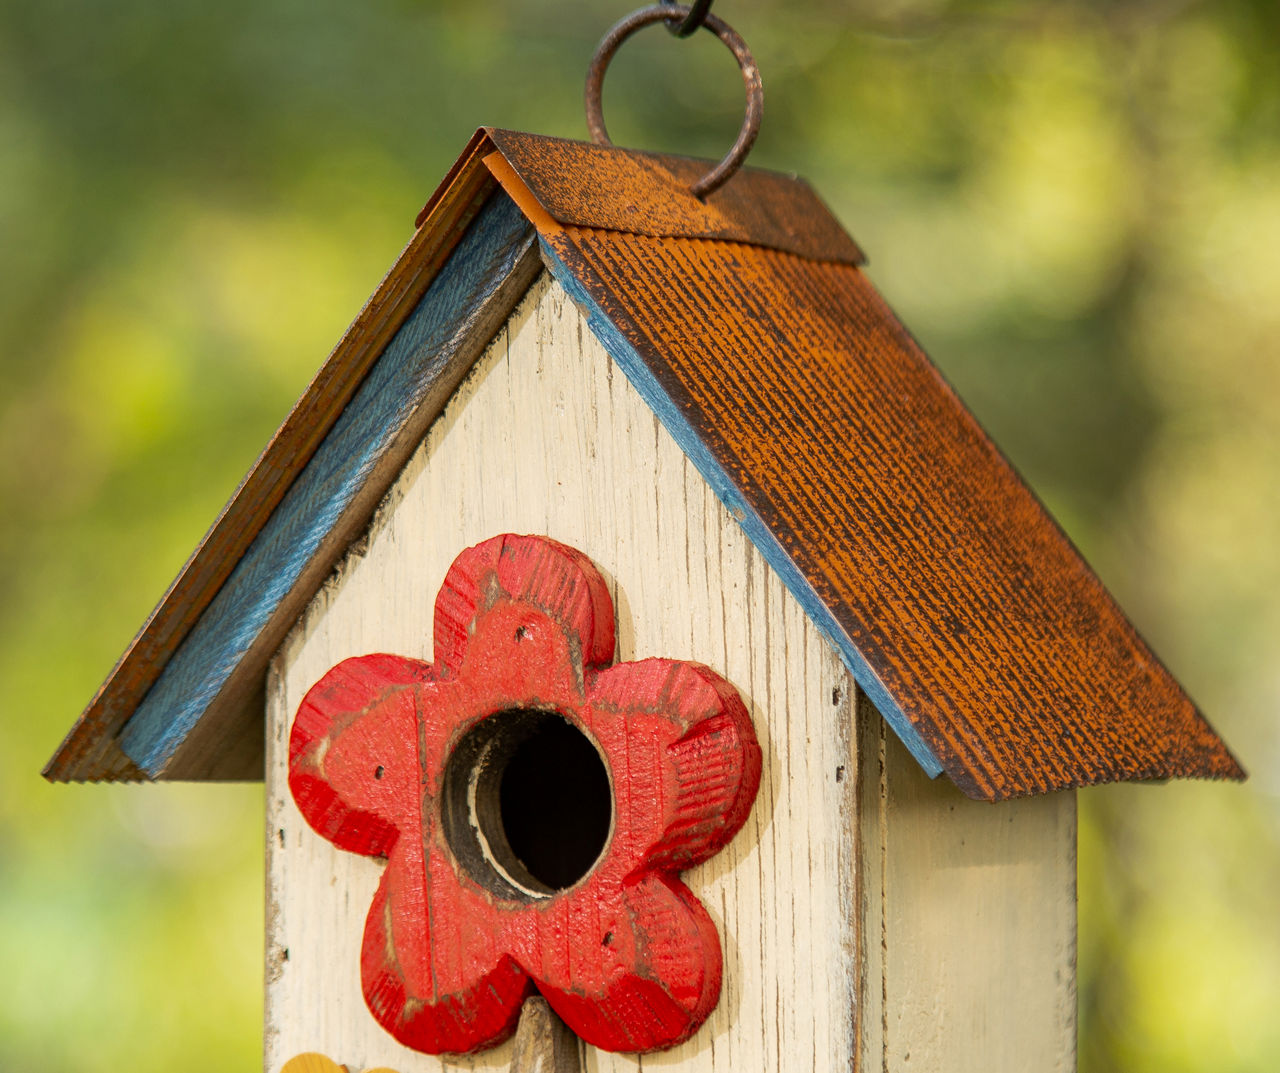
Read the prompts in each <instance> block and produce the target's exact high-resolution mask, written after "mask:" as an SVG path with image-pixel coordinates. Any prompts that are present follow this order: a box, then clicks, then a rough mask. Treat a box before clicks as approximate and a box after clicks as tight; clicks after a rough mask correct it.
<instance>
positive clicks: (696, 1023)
mask: <svg viewBox="0 0 1280 1073" xmlns="http://www.w3.org/2000/svg"><path fill="white" fill-rule="evenodd" d="M434 637H435V662H434V663H427V662H425V661H422V660H414V659H408V658H405V657H402V656H395V655H387V654H378V655H367V656H353V657H351V658H349V659H346V660H343V661H342V662H341V663H339V664H338V665H337V666H336V667H334V668H332V669H331V670H330V671H328V672H327V673H326V674H325V676H324V677H323V678H321V679H320V681H319V682H317V683H316V684H315V685H314V686H313V687H312V688H311V689H310V690H308V692H307V695H306V696H305V697H304V698H303V701H302V704H301V705H300V707H299V708H298V714H297V716H296V717H295V719H294V722H293V729H292V731H291V732H290V739H289V789H290V791H291V793H292V795H293V799H294V802H295V804H297V806H298V808H299V810H300V811H301V812H302V815H303V816H304V817H305V818H306V820H307V822H308V823H309V824H310V826H311V827H312V829H313V830H314V831H315V832H316V833H317V834H319V835H320V836H321V837H323V838H326V839H328V840H329V841H330V842H333V843H334V845H336V846H338V847H339V848H341V849H344V850H347V851H349V852H352V853H359V854H363V855H364V856H369V857H382V858H385V859H386V867H385V870H384V872H383V877H382V882H381V883H380V884H379V887H378V891H377V893H376V894H375V896H374V899H373V904H372V906H371V907H370V909H369V913H368V917H367V919H366V922H365V926H364V942H363V948H362V953H361V982H362V988H363V991H364V997H365V1002H366V1003H367V1004H368V1007H369V1010H370V1012H372V1013H373V1015H374V1017H375V1018H376V1019H377V1021H378V1022H379V1024H381V1025H382V1026H383V1027H384V1028H385V1029H386V1030H387V1031H388V1032H390V1033H391V1035H393V1036H394V1037H395V1038H396V1039H397V1040H399V1041H400V1042H401V1043H404V1044H405V1045H406V1046H408V1047H411V1048H412V1049H414V1050H418V1051H425V1052H427V1053H431V1054H442V1053H455V1054H463V1053H474V1052H476V1051H481V1050H486V1049H488V1048H489V1047H491V1046H493V1045H494V1044H495V1043H497V1042H500V1041H502V1040H504V1039H506V1038H507V1037H508V1036H510V1035H511V1033H512V1031H513V1030H514V1029H515V1026H516V1022H517V1019H518V1017H519V1015H520V1010H521V1006H522V1005H523V1002H524V999H525V998H526V996H527V995H528V994H529V992H530V990H531V989H532V987H533V986H535V985H536V987H537V988H538V990H539V991H541V992H542V994H543V995H544V996H545V997H546V999H547V1000H548V1001H549V1002H550V1003H551V1005H552V1007H553V1008H554V1009H555V1011H556V1012H557V1013H558V1014H559V1015H560V1017H562V1018H563V1019H564V1021H565V1022H566V1023H567V1024H568V1025H569V1026H570V1027H571V1028H572V1029H573V1031H574V1032H575V1033H577V1035H578V1036H579V1037H581V1038H582V1039H583V1040H584V1041H585V1042H587V1043H589V1044H591V1045H592V1046H595V1047H601V1048H603V1049H605V1050H610V1051H634V1052H642V1051H652V1050H657V1049H664V1048H668V1047H671V1046H672V1045H673V1044H675V1043H679V1042H682V1041H683V1040H685V1039H688V1038H689V1036H691V1035H692V1034H693V1033H694V1032H695V1031H697V1029H698V1028H699V1027H700V1026H701V1024H702V1022H703V1021H704V1020H705V1019H706V1016H707V1014H708V1013H710V1011H711V1010H712V1009H713V1008H714V1006H715V1004H716V1001H717V1000H718V998H719V995H720V982H721V957H720V937H719V936H718V935H717V933H716V929H715V925H714V923H713V922H712V921H711V918H710V917H709V916H708V915H707V911H706V909H705V908H704V907H703V906H702V905H701V904H700V903H699V902H698V901H697V899H696V898H694V896H693V895H692V894H691V893H690V892H689V890H688V888H686V887H685V886H684V885H683V884H682V883H681V882H680V881H679V877H678V873H679V872H681V871H684V870H686V869H688V868H690V867H693V866H694V865H696V864H699V863H701V862H702V861H704V860H706V859H708V858H709V857H712V856H714V855H715V853H717V852H718V851H719V850H720V849H721V848H722V847H723V846H724V845H725V844H726V843H727V842H728V841H729V840H730V839H731V838H732V837H733V835H734V834H735V833H736V832H737V831H738V830H739V829H740V828H741V827H742V824H743V821H744V820H745V819H746V817H747V814H748V813H749V811H750V808H751V805H752V802H753V801H754V798H755V794H756V788H757V786H758V784H759V780H760V748H759V746H758V745H757V743H756V739H755V735H754V733H753V731H752V729H751V723H750V720H749V718H748V716H747V712H746V709H745V708H744V707H743V704H742V701H741V699H740V698H739V696H738V694H737V693H736V692H735V690H734V689H733V687H732V686H731V685H729V684H728V683H727V682H725V681H724V679H722V678H720V677H719V676H717V675H716V674H715V672H713V671H711V670H710V669H709V668H707V667H705V666H703V665H702V664H699V663H693V662H689V661H682V660H670V659H662V658H651V659H646V660H642V661H639V662H630V663H618V664H613V665H612V666H611V665H610V664H612V659H613V649H614V621H613V606H612V603H611V601H610V598H609V593H608V590H607V588H606V587H605V583H604V580H603V578H602V577H601V576H600V574H599V572H598V571H597V570H596V569H595V567H594V566H593V565H592V563H591V562H590V561H589V560H588V559H586V558H585V557H584V556H583V555H582V554H581V553H580V552H578V551H576V550H575V549H573V548H570V547H568V546H566V545H564V544H560V543H557V542H555V541H552V540H549V539H548V538H546V537H542V536H530V535H523V536H520V535H512V534H506V535H501V536H496V537H491V538H490V539H489V540H486V541H484V542H483V543H481V544H478V545H475V546H474V547H471V548H467V549H465V550H463V551H461V552H460V553H459V555H458V557H457V558H456V559H455V560H454V562H453V564H452V565H451V566H450V568H449V572H448V574H447V575H446V577H445V579H444V582H443V584H442V586H441V589H440V592H439V594H438V596H437V598H436V601H435V621H434ZM549 721H550V722H554V723H557V724H559V726H560V727H561V731H562V733H568V734H569V735H572V736H574V737H575V739H576V740H577V741H578V742H580V743H581V744H582V745H583V746H584V747H585V748H586V750H587V752H588V754H589V755H588V756H587V757H586V758H584V759H585V762H586V763H588V764H592V765H594V768H595V769H596V770H598V771H599V773H600V778H601V780H602V781H603V782H604V783H605V785H604V786H602V790H603V796H604V797H605V798H606V800H605V801H600V802H598V804H599V805H602V806H603V813H604V815H603V816H602V817H601V818H602V819H605V821H606V822H605V823H603V824H602V825H601V827H600V830H599V838H598V840H594V839H593V840H592V843H591V844H590V847H589V850H588V853H587V856H586V857H585V858H584V859H583V860H582V861H581V864H580V867H579V868H576V869H573V870H571V871H568V872H565V871H563V870H562V869H561V868H560V867H553V868H552V869H550V870H544V869H543V868H542V863H543V862H542V861H541V860H540V854H539V853H538V852H537V850H538V848H539V847H538V843H539V842H540V843H542V844H543V845H545V846H547V847H548V848H549V849H552V851H554V844H555V843H556V842H558V841H559V842H564V841H565V840H568V839H570V838H571V837H572V833H571V831H570V830H568V829H567V826H568V821H569V820H570V819H571V818H572V812H571V811H570V813H569V814H568V815H566V814H565V813H564V812H561V811H560V810H554V811H548V812H538V811H537V810H538V807H539V805H540V804H541V803H543V802H545V800H546V798H547V797H549V796H551V795H552V794H553V793H554V790H555V784H556V782H559V783H561V784H562V785H563V784H566V783H567V784H574V785H576V783H575V780H576V779H577V778H578V776H579V775H580V774H581V772H580V770H579V769H578V768H577V767H576V765H575V763H574V761H573V758H572V754H570V755H569V756H566V755H565V754H563V753H558V754H555V755H554V756H553V755H548V754H543V757H542V758H540V760H539V761H538V763H540V764H543V763H552V762H556V761H559V762H560V765H559V767H560V770H558V771H556V772H554V773H547V774H548V775H549V776H551V777H549V778H547V779H545V781H544V780H543V779H542V778H541V776H540V777H539V783H538V786H537V789H536V791H535V795H534V797H533V798H522V799H521V801H520V802H519V806H518V807H520V808H521V810H522V811H523V812H524V813H525V814H526V815H525V816H521V817H517V816H512V817H510V818H511V820H512V821H513V822H514V823H516V824H517V825H518V824H519V823H521V822H522V821H524V820H527V819H528V814H529V813H530V812H532V813H533V815H534V819H535V822H540V823H541V824H542V825H544V826H543V829H542V830H541V831H539V832H535V835H536V836H537V838H536V839H535V841H534V842H533V843H529V844H527V845H526V843H525V842H524V841H523V840H522V839H517V840H516V844H517V845H519V846H520V847H521V849H522V850H524V855H523V856H522V855H521V853H520V852H517V851H516V850H515V849H514V848H513V844H512V841H511V839H510V837H509V835H510V832H511V830H512V828H510V827H508V826H507V823H506V818H504V806H503V804H502V802H501V800H500V798H501V791H502V790H503V788H504V786H505V785H506V775H507V774H508V772H509V768H508V764H515V763H516V762H517V761H516V757H517V756H518V755H519V753H520V749H521V746H522V745H525V744H527V743H528V742H530V741H532V740H534V739H535V738H536V736H537V733H538V730H539V728H543V729H545V727H546V726H547V724H548V722H549ZM553 733H554V731H553ZM601 761H603V765H602V764H601ZM609 797H611V798H612V807H611V808H610V806H609V803H608V800H607V799H608V798H609ZM591 800H593V799H592V798H590V797H589V796H588V795H586V794H582V795H581V796H579V797H578V798H577V799H575V800H574V801H570V802H568V803H567V804H568V806H569V809H570V810H574V806H575V805H576V811H577V812H579V813H581V811H582V810H583V809H585V808H586V807H587V805H588V802H589V801H591ZM610 813H611V818H609V814H610ZM516 829H519V828H518V827H517V828H516ZM593 861H594V863H592V862H593ZM326 895H327V896H329V897H333V898H337V897H339V894H338V892H334V891H332V890H330V889H322V890H319V891H317V892H316V897H325V896H326Z"/></svg>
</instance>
